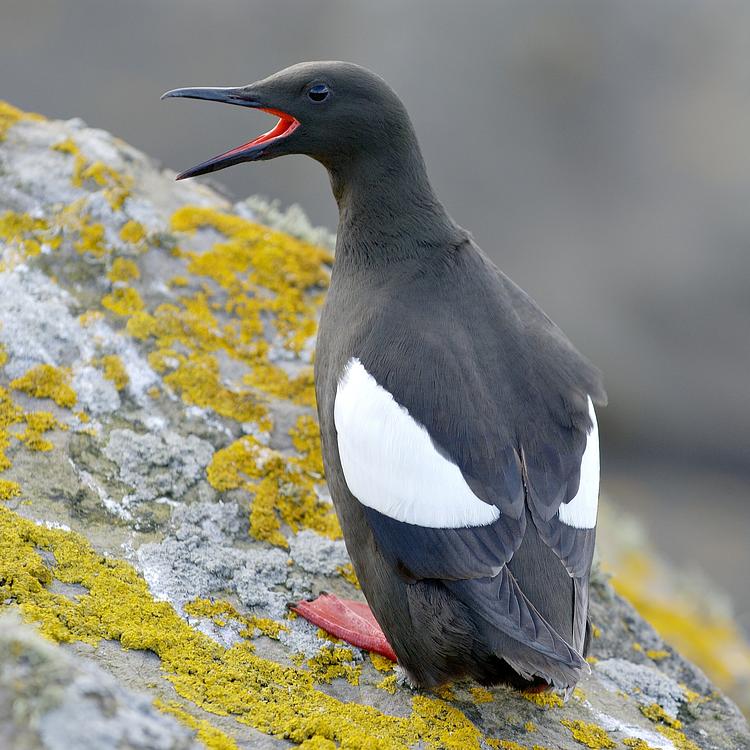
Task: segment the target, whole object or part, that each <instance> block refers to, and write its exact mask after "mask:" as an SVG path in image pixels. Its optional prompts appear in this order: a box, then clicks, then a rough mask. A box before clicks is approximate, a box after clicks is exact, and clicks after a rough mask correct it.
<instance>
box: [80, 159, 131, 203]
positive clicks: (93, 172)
mask: <svg viewBox="0 0 750 750" xmlns="http://www.w3.org/2000/svg"><path fill="white" fill-rule="evenodd" d="M72 182H73V184H74V185H75V186H76V187H85V186H86V183H88V182H91V183H93V184H94V185H96V186H98V187H103V188H104V197H105V198H106V199H107V202H108V203H109V205H110V206H111V208H112V210H113V211H119V210H120V209H121V208H122V207H123V204H124V203H125V200H126V198H128V197H129V196H130V191H131V189H132V187H133V178H132V177H129V176H125V175H121V174H120V173H119V172H118V171H117V170H116V169H113V168H112V167H110V166H109V165H108V164H105V163H104V162H102V161H95V162H88V161H87V160H86V159H85V158H84V157H83V156H82V155H81V154H79V155H78V156H76V161H75V166H74V168H73V178H72Z"/></svg>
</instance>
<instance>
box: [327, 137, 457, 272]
mask: <svg viewBox="0 0 750 750" xmlns="http://www.w3.org/2000/svg"><path fill="white" fill-rule="evenodd" d="M407 146H408V147H403V148H394V149H393V150H392V151H389V152H387V153H385V154H382V153H381V154H365V155H362V156H360V157H358V158H357V159H352V160H348V161H346V162H345V163H344V164H338V165H335V166H331V167H329V174H330V177H331V186H332V188H333V194H334V197H335V198H336V202H337V204H338V208H339V225H338V241H337V245H336V258H337V263H339V261H342V262H346V261H350V262H353V263H356V264H358V265H359V264H367V265H372V264H380V263H391V262H398V261H399V260H406V259H415V258H421V257H425V258H426V259H427V258H429V257H430V256H431V255H434V254H435V253H437V252H439V251H440V249H441V248H444V247H446V246H449V245H451V244H455V243H456V242H457V241H460V240H461V238H462V237H463V236H464V235H465V232H464V231H463V230H462V229H461V228H460V227H458V225H456V224H455V222H454V221H453V220H452V219H451V218H450V216H448V214H447V212H446V211H445V208H444V207H443V205H442V203H440V201H439V200H438V199H437V197H436V196H435V193H434V192H433V190H432V186H431V185H430V182H429V180H428V178H427V171H426V169H425V165H424V161H423V159H422V155H421V153H420V151H419V146H418V145H417V144H416V139H414V142H413V143H412V144H407Z"/></svg>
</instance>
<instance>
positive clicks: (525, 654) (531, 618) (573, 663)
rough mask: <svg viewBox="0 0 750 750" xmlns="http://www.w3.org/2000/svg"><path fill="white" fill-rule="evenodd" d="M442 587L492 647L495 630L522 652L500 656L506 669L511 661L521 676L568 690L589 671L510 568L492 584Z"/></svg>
mask: <svg viewBox="0 0 750 750" xmlns="http://www.w3.org/2000/svg"><path fill="white" fill-rule="evenodd" d="M443 583H444V585H445V586H446V587H447V588H448V589H449V590H450V591H451V593H452V594H453V595H454V596H455V597H456V598H457V599H459V600H460V601H462V602H463V603H464V604H465V605H466V606H467V608H468V609H469V610H470V611H471V613H472V616H474V617H475V619H476V618H479V620H480V622H477V625H478V626H479V629H480V630H481V631H482V632H483V633H485V634H486V637H488V638H489V639H490V641H491V640H492V635H491V633H492V630H493V629H495V630H496V631H499V632H500V633H502V634H504V635H505V636H509V637H510V638H511V639H513V640H514V641H517V642H518V643H519V644H520V645H521V646H523V647H524V648H522V649H521V650H519V653H518V655H517V656H515V655H514V654H510V653H508V654H506V653H502V652H496V653H497V656H499V657H500V658H502V659H505V660H506V661H507V662H508V663H511V662H512V661H513V662H514V663H513V664H512V666H513V668H514V669H516V670H517V671H518V672H519V674H521V675H523V676H527V675H528V676H530V677H533V676H540V677H543V678H544V679H547V680H548V681H549V682H552V683H553V684H555V685H558V686H567V685H570V684H571V681H572V684H575V682H576V681H577V676H576V675H579V674H580V672H582V671H585V670H586V669H587V668H588V664H587V663H586V661H585V660H584V658H583V656H582V655H581V653H580V651H578V650H577V649H576V648H574V647H573V646H571V645H570V644H569V643H567V642H566V641H565V640H564V639H563V638H562V637H561V636H560V634H559V633H558V632H557V631H556V630H555V629H554V628H553V627H552V626H551V625H550V624H549V623H548V622H547V620H545V618H544V617H543V616H542V615H541V614H540V613H539V611H538V610H537V609H536V607H534V605H533V604H532V603H531V602H530V601H529V600H528V599H527V598H526V596H525V595H524V593H523V592H522V591H521V589H520V587H519V586H518V583H517V582H516V580H515V578H514V577H513V575H512V574H511V572H510V571H509V570H508V568H507V567H504V568H503V569H502V570H501V571H500V573H498V575H497V576H495V577H494V578H478V579H472V580H462V581H444V582H443ZM488 625H489V626H490V628H489V629H488V628H487V626H488ZM500 640H501V641H506V639H503V638H501V639H500ZM506 642H507V641H506ZM487 645H489V646H492V643H491V642H490V643H488V644H487ZM499 645H500V644H499V643H498V646H499ZM534 654H537V655H538V658H537V657H534V656H533V655H534ZM554 665H557V666H554ZM553 673H554V674H553Z"/></svg>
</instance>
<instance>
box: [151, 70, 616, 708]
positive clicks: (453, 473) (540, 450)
mask: <svg viewBox="0 0 750 750" xmlns="http://www.w3.org/2000/svg"><path fill="white" fill-rule="evenodd" d="M171 97H185V98H193V99H205V100H210V101H217V102H224V103H228V104H234V105H238V106H241V107H249V108H252V109H258V110H263V111H264V112H267V113H269V114H272V115H274V116H276V117H277V118H278V121H277V123H276V125H275V126H274V127H273V128H272V129H271V130H269V131H268V132H266V133H264V134H263V135H260V136H258V137H257V138H254V139H253V140H251V141H249V142H248V143H245V144H243V145H242V146H238V147H237V148H233V149H231V150H229V151H227V152H225V153H223V154H220V155H219V156H216V157H214V158H212V159H209V160H208V161H204V162H202V163H201V164H198V165H197V166H195V167H193V168H191V169H188V170H186V171H184V172H182V173H180V174H179V175H177V179H184V178H187V177H194V176H197V175H202V174H206V173H209V172H214V171H217V170H220V169H224V168H225V167H229V166H232V165H235V164H239V163H242V162H253V161H260V160H267V159H275V158H277V157H280V156H282V155H286V154H303V155H306V156H309V157H311V158H312V159H314V160H316V161H317V162H319V163H320V164H322V165H323V166H324V167H325V168H326V169H327V171H328V174H329V177H330V182H331V188H332V191H333V195H334V198H335V199H336V203H337V205H338V212H339V222H338V230H337V240H336V249H335V259H334V263H333V267H332V271H331V278H330V285H329V288H328V291H327V296H326V299H325V302H324V304H323V308H322V312H321V316H320V321H319V327H318V333H317V348H316V356H315V392H316V398H317V409H318V417H319V423H320V432H321V446H322V453H323V459H324V466H325V472H326V479H327V482H328V486H329V489H330V494H331V497H332V500H333V503H334V506H335V509H336V512H337V514H338V517H339V520H340V524H341V528H342V531H343V536H344V541H345V543H346V547H347V551H348V553H349V555H350V557H351V561H352V564H353V566H354V570H355V572H356V574H357V577H358V579H359V582H360V585H361V588H362V592H363V594H364V597H365V599H366V600H367V603H368V606H369V608H368V606H365V605H363V604H357V603H350V604H347V603H346V602H342V601H341V600H337V599H336V598H335V597H328V598H327V599H325V598H324V599H322V600H321V601H320V602H319V604H320V606H318V607H316V606H315V603H314V602H313V603H309V606H307V607H306V608H305V607H304V606H301V610H300V611H302V612H303V614H305V616H306V617H308V619H311V620H312V621H313V622H317V623H318V624H321V625H322V626H323V627H326V626H327V629H328V630H329V631H330V632H333V633H339V634H341V635H342V637H344V638H345V639H347V640H349V641H350V642H351V643H355V644H356V645H363V644H364V645H366V644H368V643H377V644H379V648H380V650H381V652H382V653H386V654H389V655H391V656H392V658H393V657H395V658H397V660H398V663H399V665H400V666H401V667H402V668H403V673H404V675H405V678H406V680H407V681H408V682H409V683H410V684H412V685H414V686H417V687H422V688H433V687H437V686H440V685H443V684H445V683H446V682H449V681H453V680H457V679H474V680H476V681H478V682H479V683H480V684H483V685H494V684H500V683H504V684H509V685H511V686H514V687H517V688H530V689H557V690H560V691H564V692H565V693H566V694H569V693H570V691H572V689H573V687H574V686H575V685H576V683H577V682H578V681H579V680H580V679H581V677H582V676H583V675H585V674H586V673H587V672H588V671H589V667H588V664H587V662H586V660H585V655H586V653H587V649H588V645H589V641H590V629H591V626H590V622H589V617H588V610H589V579H590V573H591V567H592V556H593V551H594V541H595V535H596V520H597V506H598V497H599V472H600V465H599V436H598V427H597V419H596V413H595V410H594V407H595V406H603V405H605V404H606V399H607V397H606V394H605V391H604V387H603V383H602V375H601V373H600V371H599V370H598V369H596V368H595V367H594V366H593V365H592V364H591V363H590V362H589V361H588V360H587V359H586V358H585V357H584V356H583V355H581V354H580V353H579V352H578V350H577V349H576V348H575V347H574V346H573V344H572V343H571V342H570V341H569V339H568V338H567V337H566V336H565V334H564V333H563V332H562V331H561V329H560V328H558V327H557V326H556V325H555V324H554V323H553V322H552V321H551V319H550V318H549V317H548V316H547V315H546V314H545V313H544V312H543V311H542V309H541V308H540V307H539V306H538V305H537V303H536V302H534V300H532V299H531V297H530V296H529V295H528V294H526V293H525V292H524V291H523V290H522V289H521V288H520V287H519V286H517V285H516V284H515V283H514V282H513V281H511V280H510V279H509V278H508V277H507V276H506V275H505V274H504V273H503V272H502V271H500V270H499V269H498V268H497V266H496V265H495V264H494V263H493V262H492V261H491V260H490V259H489V257H488V256H487V255H486V254H485V253H484V251H483V250H482V249H481V248H480V247H479V246H478V245H477V243H476V242H475V241H474V239H473V237H472V235H471V234H470V233H469V232H468V231H466V230H465V229H463V228H462V227H461V226H459V225H458V224H457V223H456V222H455V221H454V220H453V219H452V218H451V217H450V216H449V214H448V212H447V211H446V209H445V208H444V207H443V204H442V203H441V202H440V201H439V199H438V198H437V196H436V194H435V192H434V190H433V188H432V186H431V183H430V181H429V179H428V176H427V170H426V167H425V162H424V159H423V156H422V152H421V150H420V146H419V143H418V140H417V136H416V134H415V129H414V126H413V124H412V121H411V119H410V117H409V115H408V113H407V111H406V108H405V106H404V104H403V103H402V101H401V99H400V98H399V97H398V95H397V94H396V93H395V91H394V90H393V89H392V88H391V87H390V86H389V85H388V84H387V83H386V82H385V81H384V80H383V79H382V78H380V77H379V76H378V75H376V74H375V73H373V72H371V71H369V70H368V69H366V68H364V67H361V66H359V65H356V64H353V63H347V62H337V61H324V62H306V63H300V64H297V65H293V66H291V67H288V68H286V69H284V70H282V71H280V72H278V73H275V74H273V75H271V76H269V77H267V78H264V79H262V80H259V81H258V82H256V83H252V84H250V85H247V86H240V87H229V88H227V87H222V88H210V87H199V88H181V89H174V90H172V91H168V92H167V93H166V94H164V96H163V98H171ZM316 618H317V619H316ZM381 636H384V638H382V637H381Z"/></svg>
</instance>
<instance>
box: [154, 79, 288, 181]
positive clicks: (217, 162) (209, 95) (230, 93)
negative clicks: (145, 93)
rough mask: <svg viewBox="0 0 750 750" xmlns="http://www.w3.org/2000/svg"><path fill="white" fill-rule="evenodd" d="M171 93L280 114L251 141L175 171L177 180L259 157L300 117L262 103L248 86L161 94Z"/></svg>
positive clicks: (196, 89)
mask: <svg viewBox="0 0 750 750" xmlns="http://www.w3.org/2000/svg"><path fill="white" fill-rule="evenodd" d="M174 97H182V98H186V99H206V100H208V101H212V102H224V103H225V104H236V105H238V106H240V107H252V108H253V109H260V110H262V111H263V112H268V113H269V114H271V115H275V116H276V117H278V118H279V121H278V122H277V123H276V125H274V127H273V128H271V130H269V131H268V132H267V133H263V135H259V136H258V137H257V138H254V139H253V140H252V141H248V142H247V143H243V144H242V145H241V146H237V148H233V149H230V150H229V151H225V152H224V153H223V154H219V155H218V156H214V157H213V159H209V160H208V161H204V162H202V163H201V164H198V165H196V166H195V167H192V168H191V169H186V170H185V171H184V172H180V174H178V175H177V179H178V180H184V179H185V178H186V177H197V176H198V175H201V174H208V173H209V172H216V171H217V170H219V169H224V168H225V167H231V166H233V165H234V164H240V163H241V162H243V161H255V160H257V159H262V158H263V157H264V156H266V154H267V153H268V149H269V146H270V145H271V144H273V143H277V142H278V141H280V140H282V139H284V138H288V137H289V136H290V135H291V134H292V133H293V132H294V131H295V130H296V129H297V128H298V127H299V126H300V122H299V120H297V119H296V118H294V117H292V116H291V115H289V114H287V113H286V112H281V111H280V110H278V109H272V108H270V107H266V106H264V105H263V103H262V102H261V101H260V99H259V98H258V97H257V96H255V95H254V94H253V91H252V87H250V86H246V87H244V86H240V87H238V88H208V87H199V88H188V89H172V91H167V93H166V94H163V95H162V97H161V98H162V99H171V98H174Z"/></svg>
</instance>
